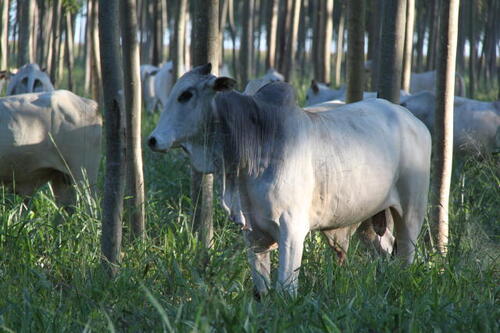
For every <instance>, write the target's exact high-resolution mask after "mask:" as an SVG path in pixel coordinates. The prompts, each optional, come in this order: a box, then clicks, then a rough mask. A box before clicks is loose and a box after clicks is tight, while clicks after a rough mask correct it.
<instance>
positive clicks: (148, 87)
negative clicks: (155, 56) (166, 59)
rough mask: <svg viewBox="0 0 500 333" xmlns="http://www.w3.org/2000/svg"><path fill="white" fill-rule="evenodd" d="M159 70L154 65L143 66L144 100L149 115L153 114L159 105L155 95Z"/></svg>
mask: <svg viewBox="0 0 500 333" xmlns="http://www.w3.org/2000/svg"><path fill="white" fill-rule="evenodd" d="M159 70H160V69H159V68H158V67H156V66H153V65H141V83H142V99H143V100H144V105H145V107H146V111H147V112H148V113H153V112H154V111H155V110H156V105H157V103H158V99H157V98H156V94H155V79H156V74H157V73H158V71H159Z"/></svg>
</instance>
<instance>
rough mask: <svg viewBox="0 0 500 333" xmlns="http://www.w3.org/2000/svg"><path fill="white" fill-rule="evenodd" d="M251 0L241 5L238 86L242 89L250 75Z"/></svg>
mask: <svg viewBox="0 0 500 333" xmlns="http://www.w3.org/2000/svg"><path fill="white" fill-rule="evenodd" d="M252 13H253V0H247V1H245V2H244V3H243V16H242V34H241V44H240V85H241V87H244V86H245V85H246V84H247V82H248V80H249V79H250V75H251V73H252V62H251V60H252V59H251V57H250V52H251V50H252V20H251V14H252Z"/></svg>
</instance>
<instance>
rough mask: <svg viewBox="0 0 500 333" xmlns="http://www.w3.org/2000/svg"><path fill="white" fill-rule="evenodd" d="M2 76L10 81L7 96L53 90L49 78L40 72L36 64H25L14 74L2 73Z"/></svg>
mask: <svg viewBox="0 0 500 333" xmlns="http://www.w3.org/2000/svg"><path fill="white" fill-rule="evenodd" d="M2 75H4V76H6V77H7V78H9V79H10V80H9V84H8V85H7V91H6V94H7V96H9V95H17V94H25V93H32V92H42V91H53V90H54V86H53V85H52V82H51V81H50V77H49V76H48V75H47V73H45V72H44V71H42V70H40V67H39V66H38V65H37V64H26V65H24V66H22V67H21V68H19V70H18V71H17V72H16V73H11V72H7V71H2Z"/></svg>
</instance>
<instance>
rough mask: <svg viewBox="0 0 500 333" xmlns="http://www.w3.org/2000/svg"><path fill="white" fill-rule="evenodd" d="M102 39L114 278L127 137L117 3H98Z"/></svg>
mask: <svg viewBox="0 0 500 333" xmlns="http://www.w3.org/2000/svg"><path fill="white" fill-rule="evenodd" d="M99 5H100V6H99V7H100V8H99V39H100V41H101V48H100V54H101V61H102V70H103V72H102V79H103V93H104V94H103V96H104V110H105V113H104V116H105V121H104V124H105V126H106V128H105V133H106V174H105V178H104V198H103V201H102V236H101V250H102V253H103V256H104V257H103V264H104V265H105V267H106V268H107V269H108V270H109V272H110V273H111V274H115V273H116V272H117V271H118V265H119V264H120V261H121V258H120V252H121V240H122V213H123V194H124V190H125V165H126V161H125V142H124V138H125V133H124V129H125V128H124V123H125V117H124V114H123V96H122V94H121V92H120V90H121V89H122V87H123V77H122V67H121V61H120V34H119V22H118V13H119V12H118V0H100V2H99Z"/></svg>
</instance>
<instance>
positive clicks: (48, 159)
mask: <svg viewBox="0 0 500 333" xmlns="http://www.w3.org/2000/svg"><path fill="white" fill-rule="evenodd" d="M41 152H45V153H41ZM62 168H63V166H62V165H61V163H59V162H57V161H55V160H54V159H53V158H52V154H51V153H50V152H47V150H38V149H37V148H36V147H23V148H22V149H21V148H19V149H12V150H11V151H7V152H5V151H4V152H2V153H0V180H1V181H2V182H3V183H11V182H13V181H15V182H31V181H35V180H36V179H38V178H43V179H45V178H47V177H48V174H50V173H52V172H54V170H60V171H61V170H62Z"/></svg>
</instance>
